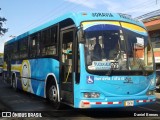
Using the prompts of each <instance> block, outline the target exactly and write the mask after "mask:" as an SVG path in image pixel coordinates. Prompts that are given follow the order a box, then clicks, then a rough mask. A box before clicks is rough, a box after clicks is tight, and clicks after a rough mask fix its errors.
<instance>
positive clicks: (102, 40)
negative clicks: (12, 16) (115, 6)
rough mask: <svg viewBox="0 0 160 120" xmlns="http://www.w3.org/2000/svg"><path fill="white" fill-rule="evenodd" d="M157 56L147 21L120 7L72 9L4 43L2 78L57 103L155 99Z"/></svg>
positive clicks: (88, 105) (127, 102)
mask: <svg viewBox="0 0 160 120" xmlns="http://www.w3.org/2000/svg"><path fill="white" fill-rule="evenodd" d="M153 56H154V55H153V50H152V46H151V43H150V40H149V38H148V34H147V31H146V28H145V27H144V25H143V23H142V22H140V21H137V20H135V19H132V18H130V17H129V16H126V15H124V14H120V13H118V14H117V13H101V12H97V13H96V12H95V13H87V12H79V13H68V14H65V15H64V16H61V17H59V18H56V19H55V20H52V21H50V22H47V23H46V24H43V25H41V26H39V27H37V28H35V29H32V30H30V31H27V32H25V33H24V34H21V35H19V36H18V37H16V38H13V39H11V40H9V41H7V42H6V43H5V46H4V72H3V79H4V81H5V82H6V83H9V84H10V85H11V86H12V87H13V88H14V89H21V90H24V91H27V92H30V93H33V94H35V95H38V96H41V97H44V98H46V99H47V100H49V101H50V102H51V103H52V105H53V106H54V107H55V109H58V108H60V107H61V106H62V105H63V104H67V105H70V106H72V107H74V108H110V107H127V106H137V105H143V104H151V103H154V102H155V101H156V97H155V94H154V91H155V88H156V87H155V84H156V71H155V63H154V57H153Z"/></svg>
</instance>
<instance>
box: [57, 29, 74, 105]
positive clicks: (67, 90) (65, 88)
mask: <svg viewBox="0 0 160 120" xmlns="http://www.w3.org/2000/svg"><path fill="white" fill-rule="evenodd" d="M60 37H61V42H60V50H61V51H60V81H61V98H62V102H66V103H68V104H73V99H74V97H73V82H74V78H73V68H74V64H73V63H74V62H73V61H74V46H73V41H74V40H75V29H74V28H70V29H61V33H60Z"/></svg>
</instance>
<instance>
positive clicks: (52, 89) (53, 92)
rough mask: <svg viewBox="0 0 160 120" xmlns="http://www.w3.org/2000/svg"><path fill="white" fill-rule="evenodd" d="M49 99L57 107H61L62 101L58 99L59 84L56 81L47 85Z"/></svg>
mask: <svg viewBox="0 0 160 120" xmlns="http://www.w3.org/2000/svg"><path fill="white" fill-rule="evenodd" d="M47 100H48V101H49V102H50V103H51V104H52V106H53V107H54V108H55V109H60V106H61V103H60V102H59V101H58V91H57V86H56V84H55V83H54V82H51V83H49V85H48V86H47Z"/></svg>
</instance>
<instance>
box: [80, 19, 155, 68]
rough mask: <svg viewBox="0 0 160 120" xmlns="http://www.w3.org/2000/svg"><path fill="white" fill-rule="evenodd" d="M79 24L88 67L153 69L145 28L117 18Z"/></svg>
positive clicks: (151, 54)
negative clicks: (119, 20)
mask: <svg viewBox="0 0 160 120" xmlns="http://www.w3.org/2000/svg"><path fill="white" fill-rule="evenodd" d="M82 26H83V30H84V37H85V58H86V59H85V60H86V67H87V69H88V70H90V71H94V70H103V71H104V70H136V71H137V70H141V71H142V70H143V71H148V70H149V71H151V70H153V59H152V57H153V52H152V49H151V46H150V44H149V40H148V34H147V32H146V30H145V29H144V28H142V27H140V26H137V25H134V24H130V23H125V22H118V21H117V22H116V21H94V22H83V23H82Z"/></svg>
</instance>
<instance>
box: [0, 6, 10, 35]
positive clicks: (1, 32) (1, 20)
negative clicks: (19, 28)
mask: <svg viewBox="0 0 160 120" xmlns="http://www.w3.org/2000/svg"><path fill="white" fill-rule="evenodd" d="M0 10H1V8H0ZM5 21H7V19H6V18H2V17H0V36H2V35H4V34H5V33H6V32H7V31H8V29H7V28H3V23H4V22H5Z"/></svg>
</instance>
